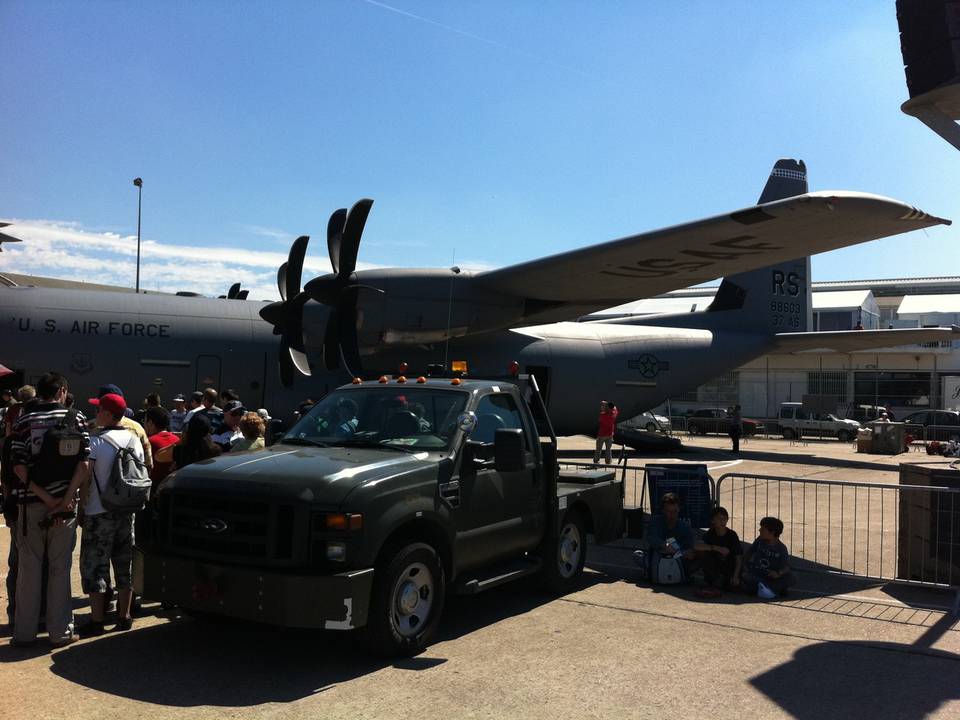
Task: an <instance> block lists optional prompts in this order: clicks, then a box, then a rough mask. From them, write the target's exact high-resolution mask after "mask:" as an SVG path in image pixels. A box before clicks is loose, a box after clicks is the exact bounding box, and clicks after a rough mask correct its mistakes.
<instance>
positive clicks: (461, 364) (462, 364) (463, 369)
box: [450, 360, 467, 375]
mask: <svg viewBox="0 0 960 720" xmlns="http://www.w3.org/2000/svg"><path fill="white" fill-rule="evenodd" d="M450 370H452V371H453V372H458V373H463V374H464V375H466V373H467V361H466V360H454V361H453V362H451V363H450Z"/></svg>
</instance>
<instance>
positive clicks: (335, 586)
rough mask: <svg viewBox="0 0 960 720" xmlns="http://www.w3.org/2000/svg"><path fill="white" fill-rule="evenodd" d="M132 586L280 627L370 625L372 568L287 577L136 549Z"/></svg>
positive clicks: (151, 596) (148, 594) (162, 598)
mask: <svg viewBox="0 0 960 720" xmlns="http://www.w3.org/2000/svg"><path fill="white" fill-rule="evenodd" d="M133 587H134V590H135V591H136V592H137V594H139V595H142V596H143V597H144V598H146V599H147V600H156V601H159V602H162V603H169V604H172V605H178V606H180V607H182V608H184V609H186V610H194V611H197V612H204V613H210V614H214V615H224V616H228V617H234V618H240V619H243V620H253V621H255V622H262V623H268V624H271V625H279V626H281V627H298V628H322V629H325V630H352V629H353V628H359V627H363V626H364V625H366V623H367V612H368V610H369V606H370V592H371V589H372V587H373V568H364V569H362V570H350V571H347V572H343V573H338V574H336V575H288V574H282V573H271V572H266V571H263V570H258V569H255V568H245V567H234V566H230V565H216V564H213V563H207V562H202V561H199V560H191V559H189V558H181V557H176V556H172V555H164V554H162V553H157V552H154V551H150V552H149V553H147V552H145V551H144V550H142V549H140V548H134V551H133Z"/></svg>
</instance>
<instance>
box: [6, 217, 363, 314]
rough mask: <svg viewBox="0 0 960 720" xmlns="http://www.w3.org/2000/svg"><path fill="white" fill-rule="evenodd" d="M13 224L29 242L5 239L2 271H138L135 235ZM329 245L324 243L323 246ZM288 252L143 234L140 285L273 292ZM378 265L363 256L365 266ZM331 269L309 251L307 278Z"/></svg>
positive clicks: (93, 276)
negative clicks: (160, 239) (233, 287)
mask: <svg viewBox="0 0 960 720" xmlns="http://www.w3.org/2000/svg"><path fill="white" fill-rule="evenodd" d="M9 222H11V223H13V225H12V226H11V227H10V228H9V230H10V231H11V233H10V234H12V235H13V236H14V237H17V238H20V239H21V240H22V241H23V242H21V243H17V244H15V245H7V246H6V247H5V248H4V251H3V253H2V254H0V272H3V271H6V272H11V273H19V274H25V275H40V276H48V277H57V278H61V279H65V280H77V281H80V282H90V283H98V284H106V285H119V286H122V287H132V286H133V284H134V283H133V280H134V277H135V274H136V254H137V243H136V237H135V236H131V235H127V236H124V235H119V234H117V233H110V232H90V231H88V230H84V229H83V228H82V227H81V226H80V225H79V224H78V223H74V222H60V221H50V220H42V221H41V220H13V219H10V220H9ZM325 249H326V248H324V250H325ZM286 260H287V254H286V253H282V252H270V251H264V250H246V249H243V248H231V249H230V250H229V251H228V252H227V251H225V249H224V248H222V247H204V246H196V245H191V246H184V245H170V244H164V243H159V242H156V241H153V240H143V241H142V243H141V263H140V270H141V287H143V288H145V289H150V290H156V289H160V290H161V291H164V292H176V291H178V290H189V291H193V292H199V293H202V294H205V295H222V294H223V293H225V292H226V290H227V288H228V287H229V286H230V285H231V284H233V283H234V282H240V283H241V284H242V285H243V286H244V287H245V288H247V289H249V290H250V298H251V299H257V300H260V299H264V300H275V299H277V298H278V297H279V293H278V291H277V288H276V276H277V268H278V267H280V265H281V264H282V263H284V262H285V261H286ZM374 267H379V266H377V265H373V264H370V263H357V268H358V269H360V270H364V269H370V268H374ZM329 272H330V262H329V260H328V258H327V257H326V253H324V255H323V256H321V257H320V258H317V257H310V256H309V255H308V256H307V258H306V260H305V261H304V275H305V278H304V279H305V280H306V279H309V278H310V277H311V276H314V275H321V274H326V273H329Z"/></svg>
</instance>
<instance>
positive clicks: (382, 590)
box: [366, 543, 446, 657]
mask: <svg viewBox="0 0 960 720" xmlns="http://www.w3.org/2000/svg"><path fill="white" fill-rule="evenodd" d="M445 590H446V588H445V581H444V575H443V564H442V563H441V562H440V558H439V557H438V556H437V553H436V551H435V550H434V549H433V548H432V547H430V546H429V545H427V544H425V543H413V544H411V545H406V546H404V547H402V548H401V549H399V550H398V551H396V552H394V553H393V554H390V555H388V556H386V557H385V558H384V559H383V560H382V561H381V562H378V563H377V567H376V570H375V572H374V579H373V597H372V598H371V603H370V616H369V619H368V622H367V629H366V632H367V640H368V643H369V645H370V649H371V650H372V651H373V652H375V653H377V654H379V655H384V656H388V657H393V656H410V655H414V654H416V653H418V652H419V651H420V650H422V649H423V648H424V647H426V645H427V642H428V640H429V639H430V636H431V635H432V634H433V631H434V630H435V629H436V627H437V624H438V622H439V620H440V614H441V612H442V611H443V601H444V596H445Z"/></svg>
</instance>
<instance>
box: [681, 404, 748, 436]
mask: <svg viewBox="0 0 960 720" xmlns="http://www.w3.org/2000/svg"><path fill="white" fill-rule="evenodd" d="M742 420H743V434H744V435H755V434H756V433H758V432H759V431H760V430H762V429H763V423H761V422H760V421H759V420H751V419H750V418H743V419H742ZM687 431H688V432H689V433H690V434H691V435H706V434H707V433H720V434H721V435H726V434H727V433H728V432H730V415H729V414H728V413H727V411H726V410H724V409H722V408H704V409H703V410H697V411H696V412H694V413H693V415H691V416H690V418H689V419H688V420H687Z"/></svg>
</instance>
